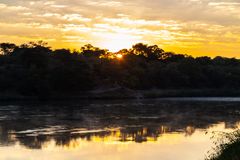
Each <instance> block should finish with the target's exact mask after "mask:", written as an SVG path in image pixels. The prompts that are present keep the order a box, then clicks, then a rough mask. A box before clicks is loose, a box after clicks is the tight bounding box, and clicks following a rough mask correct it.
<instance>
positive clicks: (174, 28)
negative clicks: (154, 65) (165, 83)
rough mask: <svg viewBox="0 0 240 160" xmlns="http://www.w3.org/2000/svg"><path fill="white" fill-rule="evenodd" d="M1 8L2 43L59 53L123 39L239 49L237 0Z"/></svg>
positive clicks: (4, 2) (92, 0) (20, 3)
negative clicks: (36, 45)
mask: <svg viewBox="0 0 240 160" xmlns="http://www.w3.org/2000/svg"><path fill="white" fill-rule="evenodd" d="M0 9H1V15H0V27H1V33H0V41H16V42H19V43H20V42H24V40H26V39H27V40H28V39H33V40H34V39H40V38H42V39H45V40H49V41H50V42H51V44H52V45H53V46H55V47H57V48H58V47H78V46H80V45H82V44H84V43H93V44H96V45H100V42H102V41H106V42H105V43H104V45H103V46H106V43H110V42H111V41H118V40H120V41H122V39H124V38H125V39H128V46H129V43H130V41H132V43H135V42H139V41H143V42H146V43H151V44H153V43H156V44H159V45H160V46H161V47H163V48H164V49H167V50H174V51H176V52H187V53H191V54H193V55H199V54H204V53H202V52H203V51H204V49H209V51H211V53H212V55H216V54H219V53H221V54H224V55H227V56H230V55H231V56H238V55H237V53H235V52H236V51H235V50H236V48H237V49H238V50H240V46H239V44H238V43H239V42H240V23H239V22H240V2H239V0H148V1H146V0H131V1H129V0H112V1H107V0H71V1H66V0H50V1H49V0H35V1H34V0H11V1H9V0H1V3H0ZM111 37H113V38H111ZM117 37H120V38H117ZM236 46H238V47H236ZM239 56H240V55H239Z"/></svg>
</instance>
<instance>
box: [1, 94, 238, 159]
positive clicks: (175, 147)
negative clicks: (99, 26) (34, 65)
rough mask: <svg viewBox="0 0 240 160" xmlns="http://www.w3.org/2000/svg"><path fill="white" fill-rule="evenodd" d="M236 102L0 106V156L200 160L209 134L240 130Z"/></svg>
mask: <svg viewBox="0 0 240 160" xmlns="http://www.w3.org/2000/svg"><path fill="white" fill-rule="evenodd" d="M219 100H220V99H219ZM239 104H240V102H239V101H237V99H233V100H232V99H228V100H225V101H221V100H220V101H218V100H217V98H215V99H214V98H212V99H204V98H202V99H196V98H195V99H192V100H191V99H189V98H188V99H184V100H179V99H162V100H142V101H136V100H127V101H126V100H116V101H82V102H71V103H69V102H68V103H67V102H66V103H63V102H61V103H58V102H54V103H53V102H51V103H48V104H43V103H42V104H36V103H28V104H13V105H9V104H8V105H6V104H1V105H0V158H1V159H3V160H7V159H13V160H18V159H25V158H26V157H29V159H34V160H38V159H48V160H51V159H60V160H62V159H72V160H75V159H76V160H77V159H79V158H81V159H86V160H92V159H96V157H98V159H105V160H106V159H126V158H131V159H134V160H135V159H136V160H137V159H146V158H150V159H152V160H155V159H156V160H157V159H169V160H173V159H175V158H176V157H178V159H180V160H181V159H182V160H188V159H189V160H190V159H191V160H192V159H204V156H205V155H206V153H207V151H209V150H210V149H211V147H212V146H213V144H212V140H211V139H210V137H211V136H212V134H213V132H222V131H224V132H230V131H233V130H235V129H237V128H239V127H240V126H239V122H240V118H239V117H240V108H239ZM9 153H13V154H9ZM23 153H24V154H23ZM96 155H97V156H96Z"/></svg>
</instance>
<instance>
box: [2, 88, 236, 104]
mask: <svg viewBox="0 0 240 160" xmlns="http://www.w3.org/2000/svg"><path fill="white" fill-rule="evenodd" d="M173 97H176V98H181V97H182V98H183V97H240V90H233V89H171V90H170V89H168V90H161V89H151V90H131V89H128V88H121V87H119V88H110V89H98V90H92V91H88V92H81V93H75V94H61V95H60V94H50V95H42V96H26V95H20V94H16V93H0V100H1V101H29V100H60V101H61V100H111V99H156V98H173Z"/></svg>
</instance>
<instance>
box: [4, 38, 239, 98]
mask: <svg viewBox="0 0 240 160" xmlns="http://www.w3.org/2000/svg"><path fill="white" fill-rule="evenodd" d="M118 55H122V57H121V58H120V57H118ZM116 86H120V87H124V88H129V89H133V90H149V89H209V88H210V89H219V88H228V89H240V60H239V59H236V58H225V57H221V56H218V57H215V58H210V57H207V56H204V57H196V58H194V57H192V56H189V55H184V54H176V53H173V52H165V51H164V50H163V49H161V48H159V47H158V46H157V45H147V44H142V43H138V44H135V45H133V46H132V48H130V49H122V50H120V51H118V52H117V53H111V52H109V51H108V50H106V49H100V48H97V47H94V46H92V45H90V44H88V45H85V46H83V47H81V48H80V50H79V51H76V50H74V51H71V50H68V49H56V50H53V49H51V48H50V47H49V46H48V45H47V44H46V43H44V42H43V41H40V42H30V43H27V44H22V45H16V44H12V43H1V44H0V93H1V94H3V93H16V94H21V95H28V96H48V95H53V94H78V93H82V92H85V91H90V90H95V89H99V88H111V87H116Z"/></svg>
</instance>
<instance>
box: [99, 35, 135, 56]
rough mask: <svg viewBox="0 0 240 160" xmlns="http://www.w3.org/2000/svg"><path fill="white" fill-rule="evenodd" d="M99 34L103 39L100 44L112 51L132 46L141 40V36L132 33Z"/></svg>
mask: <svg viewBox="0 0 240 160" xmlns="http://www.w3.org/2000/svg"><path fill="white" fill-rule="evenodd" d="M99 36H100V41H101V42H100V44H99V46H100V47H102V48H106V49H108V50H109V51H110V52H117V51H119V50H121V49H124V48H131V47H132V45H133V44H135V43H137V42H139V37H137V36H133V35H130V34H128V35H127V34H121V33H107V34H106V33H105V34H100V35H99Z"/></svg>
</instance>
